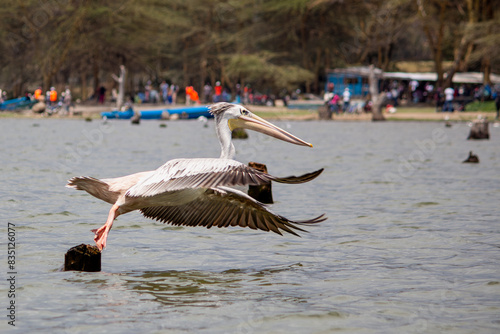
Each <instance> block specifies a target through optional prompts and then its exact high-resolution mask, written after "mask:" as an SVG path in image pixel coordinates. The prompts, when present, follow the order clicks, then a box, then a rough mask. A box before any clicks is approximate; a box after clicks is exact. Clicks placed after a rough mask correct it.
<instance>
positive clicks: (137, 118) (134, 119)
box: [130, 111, 141, 124]
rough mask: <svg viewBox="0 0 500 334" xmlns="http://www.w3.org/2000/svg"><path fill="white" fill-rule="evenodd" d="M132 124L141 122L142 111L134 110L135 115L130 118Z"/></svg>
mask: <svg viewBox="0 0 500 334" xmlns="http://www.w3.org/2000/svg"><path fill="white" fill-rule="evenodd" d="M130 123H131V124H141V113H140V112H137V111H134V116H132V118H131V119H130Z"/></svg>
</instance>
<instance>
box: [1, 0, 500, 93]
mask: <svg viewBox="0 0 500 334" xmlns="http://www.w3.org/2000/svg"><path fill="white" fill-rule="evenodd" d="M495 4H497V2H496V1H495V0H350V1H347V0H239V1H236V0H143V1H139V0H120V1H118V0H100V1H97V0H24V1H17V0H4V1H3V5H2V6H1V7H0V48H1V50H3V52H0V64H1V71H0V88H2V89H4V90H9V91H12V92H13V94H14V95H21V94H22V93H23V92H24V90H27V89H33V86H35V85H36V86H38V85H40V86H42V87H43V89H48V88H49V87H50V86H54V85H61V86H62V85H70V86H71V87H78V88H79V93H80V95H81V96H83V97H86V96H89V95H90V94H91V93H92V92H93V91H95V90H97V89H98V88H99V87H100V86H101V85H103V83H105V82H113V80H112V79H111V75H112V74H113V73H115V74H118V73H119V71H120V69H119V68H120V65H124V66H125V67H126V68H127V72H128V75H127V82H126V85H125V86H126V87H127V90H128V91H133V90H136V89H139V88H140V85H142V84H143V83H144V82H145V81H147V80H152V81H153V82H156V83H159V82H161V81H162V80H165V79H166V80H168V81H170V82H175V83H176V84H177V85H179V86H181V87H185V86H188V85H191V86H193V87H194V88H195V89H197V90H198V91H200V90H201V88H202V87H203V86H204V84H205V83H206V82H209V83H211V84H212V85H214V84H215V82H216V81H221V82H222V83H223V85H225V86H227V87H234V86H235V85H236V83H240V84H241V85H251V86H252V87H253V88H255V89H258V90H262V91H268V92H274V93H277V92H279V91H281V90H283V89H287V90H293V89H295V88H297V87H302V88H303V90H304V91H306V92H313V93H319V92H321V91H322V89H323V84H324V74H325V71H326V70H327V69H330V68H336V67H345V66H349V65H369V64H374V65H375V66H377V67H379V68H381V69H383V70H385V71H388V70H394V69H395V68H394V64H395V62H397V61H403V60H405V61H417V60H432V61H434V64H435V71H436V72H437V73H438V83H437V85H438V86H439V87H445V86H446V85H449V83H450V82H451V78H452V77H453V74H454V73H455V72H458V71H469V70H472V71H481V72H484V73H485V81H488V80H489V74H490V73H492V72H497V73H498V72H500V6H498V4H497V5H495ZM445 61H448V63H449V62H450V61H451V65H450V66H448V67H444V66H443V64H444V63H445ZM89 90H90V91H89Z"/></svg>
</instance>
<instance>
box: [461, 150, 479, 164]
mask: <svg viewBox="0 0 500 334" xmlns="http://www.w3.org/2000/svg"><path fill="white" fill-rule="evenodd" d="M463 162H470V163H479V158H478V157H477V155H475V154H474V153H472V151H470V152H469V157H468V158H467V159H465V160H464V161H463Z"/></svg>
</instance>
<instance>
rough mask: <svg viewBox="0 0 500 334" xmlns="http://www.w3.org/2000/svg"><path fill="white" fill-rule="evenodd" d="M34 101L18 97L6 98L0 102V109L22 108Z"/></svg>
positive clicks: (29, 105) (27, 106)
mask: <svg viewBox="0 0 500 334" xmlns="http://www.w3.org/2000/svg"><path fill="white" fill-rule="evenodd" d="M35 102H36V101H31V100H30V99H29V98H26V97H20V98H17V99H12V100H6V101H4V102H3V103H2V104H0V110H16V109H22V108H29V107H31V106H32V105H33V104H35Z"/></svg>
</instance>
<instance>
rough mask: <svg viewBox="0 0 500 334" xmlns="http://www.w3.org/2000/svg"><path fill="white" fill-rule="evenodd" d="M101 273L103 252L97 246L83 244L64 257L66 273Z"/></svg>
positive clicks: (71, 249)
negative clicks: (70, 271)
mask: <svg viewBox="0 0 500 334" xmlns="http://www.w3.org/2000/svg"><path fill="white" fill-rule="evenodd" d="M69 270H76V271H101V251H99V248H97V247H96V246H91V245H85V244H81V245H78V246H75V247H72V248H70V249H69V250H68V251H67V252H66V254H65V255H64V271H69Z"/></svg>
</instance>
